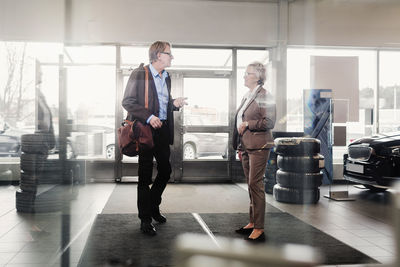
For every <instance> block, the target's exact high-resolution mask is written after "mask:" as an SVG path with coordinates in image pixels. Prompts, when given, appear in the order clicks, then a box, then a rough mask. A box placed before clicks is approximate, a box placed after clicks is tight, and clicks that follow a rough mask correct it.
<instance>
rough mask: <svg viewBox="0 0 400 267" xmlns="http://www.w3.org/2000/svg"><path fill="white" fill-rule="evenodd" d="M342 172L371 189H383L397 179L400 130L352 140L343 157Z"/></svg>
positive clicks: (398, 177) (399, 177)
mask: <svg viewBox="0 0 400 267" xmlns="http://www.w3.org/2000/svg"><path fill="white" fill-rule="evenodd" d="M343 176H344V178H345V179H346V180H349V181H352V182H356V183H359V184H362V185H364V186H365V187H366V188H368V189H371V190H374V191H384V190H386V189H387V187H388V186H390V185H391V184H392V183H393V182H394V181H400V132H394V133H387V134H377V135H374V136H371V137H363V138H360V139H357V140H355V141H354V142H352V143H351V144H350V145H349V146H348V154H345V155H344V158H343Z"/></svg>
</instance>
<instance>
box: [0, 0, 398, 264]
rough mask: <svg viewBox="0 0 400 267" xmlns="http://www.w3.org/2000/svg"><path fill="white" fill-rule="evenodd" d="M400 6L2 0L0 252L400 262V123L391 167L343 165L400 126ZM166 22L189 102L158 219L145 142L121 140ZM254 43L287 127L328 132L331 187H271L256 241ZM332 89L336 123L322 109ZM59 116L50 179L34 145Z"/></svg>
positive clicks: (178, 123)
mask: <svg viewBox="0 0 400 267" xmlns="http://www.w3.org/2000/svg"><path fill="white" fill-rule="evenodd" d="M398 14H400V1H399V0H244V1H240V0H146V1H143V0H142V1H141V0H114V1H107V0H97V1H93V0H35V1H29V0H18V1H13V0H0V200H1V202H2V203H3V204H2V205H1V206H0V226H1V227H0V266H10V267H13V266H14V267H16V266H182V267H183V266H186V267H193V266H205V265H206V264H207V265H210V266H379V265H380V266H400V231H399V228H400V204H399V203H400V185H399V186H397V185H396V183H395V180H396V178H398V179H400V163H399V162H400V160H399V158H400V151H399V148H400V143H399V141H397V146H394V147H391V149H392V150H391V152H392V154H393V155H391V156H390V157H391V159H393V158H394V159H395V161H393V162H394V163H393V164H392V165H391V168H392V167H393V171H392V173H391V176H393V178H394V179H393V181H391V183H388V184H386V183H385V184H378V185H377V186H375V187H374V186H372V187H371V186H369V185H367V186H365V185H363V184H362V183H360V182H357V181H355V180H354V179H353V180H352V179H350V178H349V179H348V178H345V177H344V171H346V170H347V171H350V172H353V173H354V172H356V173H359V172H360V170H359V169H357V167H355V164H354V162H349V161H348V160H347V157H348V156H347V155H348V149H349V145H350V144H351V143H352V142H353V141H356V140H357V139H359V138H363V137H368V136H373V135H377V134H381V135H383V136H386V137H387V138H389V139H390V140H389V141H391V140H394V139H393V138H395V137H393V133H395V132H396V131H397V132H398V131H400V75H399V74H400V73H399V69H400V18H399V15H398ZM157 40H165V41H168V42H170V43H171V45H172V47H171V52H172V54H173V57H174V58H173V60H172V66H171V67H169V68H167V71H168V72H169V75H170V77H171V81H172V82H171V84H172V85H171V93H172V96H173V97H179V96H184V97H187V102H188V105H186V106H185V107H184V108H182V109H181V110H180V111H175V112H174V119H175V124H174V132H175V133H174V139H175V141H174V144H173V145H172V146H171V147H170V149H171V157H170V162H171V167H172V174H171V179H170V181H169V183H168V185H167V188H166V190H165V192H164V194H163V202H162V204H161V207H160V208H161V211H162V213H163V214H165V215H166V217H167V218H168V222H167V223H166V224H162V225H161V224H160V225H158V224H156V228H157V230H158V234H157V236H155V237H147V236H145V235H143V234H142V233H140V230H139V224H140V221H139V218H138V216H137V213H138V209H137V205H136V204H137V203H136V199H137V181H138V177H137V173H138V157H127V156H125V155H121V153H120V149H119V147H118V136H117V130H118V128H119V127H120V126H121V123H122V122H123V120H124V118H125V117H126V115H127V112H126V111H125V110H124V109H123V107H122V105H121V101H122V98H123V94H124V90H125V87H126V84H127V82H128V79H129V76H130V74H131V73H132V70H133V69H135V68H137V67H138V66H139V65H140V64H141V63H145V64H147V63H148V62H149V59H148V48H149V46H150V45H151V44H152V43H153V42H154V41H157ZM253 61H260V62H261V63H263V64H265V65H266V67H267V82H266V84H265V88H266V89H267V90H268V91H269V92H271V94H272V95H273V97H274V99H275V103H276V123H275V128H274V129H273V131H274V132H275V135H274V137H276V138H279V137H295V136H308V137H315V138H316V139H318V138H320V139H321V151H322V146H324V147H325V148H326V150H324V152H323V153H322V152H321V154H323V156H324V161H323V162H324V167H323V172H324V178H323V181H322V184H321V185H320V186H319V188H318V190H319V191H318V192H319V193H318V194H319V195H318V196H319V197H318V199H317V201H315V203H287V202H285V201H279V199H278V200H277V199H276V197H275V196H274V194H273V193H272V191H271V192H266V213H265V232H266V236H267V241H266V243H265V244H261V245H256V246H254V245H253V244H248V243H246V241H244V240H243V237H241V236H238V235H236V234H235V233H234V230H235V229H236V228H238V227H240V226H242V224H243V223H246V220H247V216H248V206H249V194H248V188H247V184H246V180H245V177H244V174H243V170H242V165H241V162H240V159H239V156H238V154H237V153H236V151H235V150H234V149H233V147H232V135H233V127H234V124H235V114H236V110H237V108H238V106H239V105H240V103H241V100H242V96H243V95H244V94H245V93H246V91H247V88H246V87H245V86H244V83H243V76H244V75H245V72H246V66H247V65H248V64H249V63H251V62H253ZM318 90H319V91H318ZM316 91H318V92H321V93H320V94H321V95H323V96H324V99H328V100H327V101H328V102H326V103H328V106H327V107H328V108H329V111H328V113H326V114H327V116H325V117H324V118H325V119H326V122H325V121H324V122H325V124H324V126H323V127H324V128H323V130H321V131H322V132H324V133H325V135H323V137H320V136H319V135H318V136H317V135H315V136H314V135H313V134H314V132H315V129H316V127H317V126H315V125H314V126H310V125H309V124H310V123H309V120H310V116H311V115H310V109H309V108H310V107H311V106H312V105H310V103H309V102H307V100H309V99H311V97H310V94H311V93H310V92H316ZM321 97H322V96H321ZM312 107H314V106H312ZM43 110H45V111H46V112H44V114H45V115H43ZM311 113H312V112H311ZM43 117H45V118H46V119H47V120H50V121H51V124H52V127H53V129H54V139H52V140H50V142H53V143H54V144H53V146H52V148H51V149H50V150H47V149H46V151H45V152H44V154H45V158H46V159H47V160H46V159H45V161H44V164H45V167H44V168H45V169H46V170H47V171H48V172H47V174H46V175H44V176H43V177H42V178H43V181H42V183H38V182H35V181H34V180H35V179H34V177H32V176H29V175H27V173H29V172H24V171H23V169H26V170H28V169H30V168H33V169H35V168H37V167H35V166H33V165H34V164H35V162H36V161H37V159H35V160H33V159H32V157H30V156H29V153H28V152H26V150H25V152H21V145H22V146H24V142H25V146H29V145H31V146H32V147H33V146H36V145H39V143H40V144H43V143H47V142H49V140H48V139H41V138H42V137H43V135H41V136H40V138H38V136H36V137H35V138H36V139H35V138H34V136H33V135H35V134H34V133H36V132H37V131H38V129H40V127H41V124H40V121H42V119H43ZM310 127H311V128H310ZM309 131H311V132H312V133H313V134H308V133H310V132H309ZM24 136H25V137H24ZM27 136H30V138H32V139H29V138H28V137H27ZM388 136H389V137H388ZM398 136H399V134H398V133H397V140H399V137H398ZM43 138H45V137H43ZM35 142H37V143H35ZM364 145H365V143H363V144H361V145H360V146H364ZM360 146H358V147H360ZM368 149H371V150H372V148H368ZM27 155H28V156H27ZM396 160H397V161H396ZM271 161H272V160H271V159H270V161H269V162H267V163H266V164H271ZM396 162H397V164H398V165H397V167H396V166H395V163H396ZM46 164H48V165H46ZM23 165H24V166H23ZM349 166H352V167H349ZM346 168H347V169H346ZM35 170H36V169H35ZM270 170H271V168H268V166H267V172H268V171H270ZM275 171H276V170H275ZM155 175H156V167H154V171H153V176H155ZM265 176H266V177H267V176H268V175H267V173H266V174H265ZM378 178H382V177H378ZM378 178H377V179H378ZM266 179H267V178H266ZM23 180H25V181H23ZM267 184H268V182H267V183H266V186H267ZM271 188H272V187H271ZM271 188H270V189H271ZM271 190H272V189H271ZM266 191H268V190H266ZM25 193H26V194H25ZM279 264H281V265H279Z"/></svg>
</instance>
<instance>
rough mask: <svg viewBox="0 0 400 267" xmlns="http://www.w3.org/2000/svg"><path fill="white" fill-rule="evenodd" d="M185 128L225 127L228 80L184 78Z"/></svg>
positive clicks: (226, 120)
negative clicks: (186, 103) (185, 101)
mask: <svg viewBox="0 0 400 267" xmlns="http://www.w3.org/2000/svg"><path fill="white" fill-rule="evenodd" d="M183 83H184V94H183V95H184V96H185V97H187V98H188V99H187V102H188V105H187V106H185V108H184V109H183V111H184V113H183V114H184V125H185V126H194V125H196V126H203V125H207V126H219V125H223V126H227V125H228V105H229V101H228V99H229V79H226V78H184V80H183Z"/></svg>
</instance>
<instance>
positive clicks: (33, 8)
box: [0, 0, 64, 42]
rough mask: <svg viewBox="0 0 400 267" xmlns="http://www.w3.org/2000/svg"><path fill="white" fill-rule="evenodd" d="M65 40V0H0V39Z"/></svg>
mask: <svg viewBox="0 0 400 267" xmlns="http://www.w3.org/2000/svg"><path fill="white" fill-rule="evenodd" d="M63 39H64V0H0V40H5V41H53V42H62V41H63Z"/></svg>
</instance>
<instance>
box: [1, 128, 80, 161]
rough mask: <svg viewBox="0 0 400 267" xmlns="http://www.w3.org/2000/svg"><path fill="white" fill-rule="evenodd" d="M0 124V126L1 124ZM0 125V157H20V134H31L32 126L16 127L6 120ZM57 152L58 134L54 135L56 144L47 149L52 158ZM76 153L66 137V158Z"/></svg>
mask: <svg viewBox="0 0 400 267" xmlns="http://www.w3.org/2000/svg"><path fill="white" fill-rule="evenodd" d="M1 125H2V126H1ZM1 125H0V157H20V156H21V136H22V135H23V134H31V133H33V132H34V129H33V128H23V129H18V128H15V127H13V126H11V125H10V124H8V123H7V122H3V123H1ZM58 152H59V145H58V136H56V146H55V147H54V148H53V149H51V150H49V156H50V158H52V157H53V158H54V155H57V154H58ZM75 157H76V154H75V151H74V146H73V145H72V142H71V140H69V139H67V159H72V158H75Z"/></svg>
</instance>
